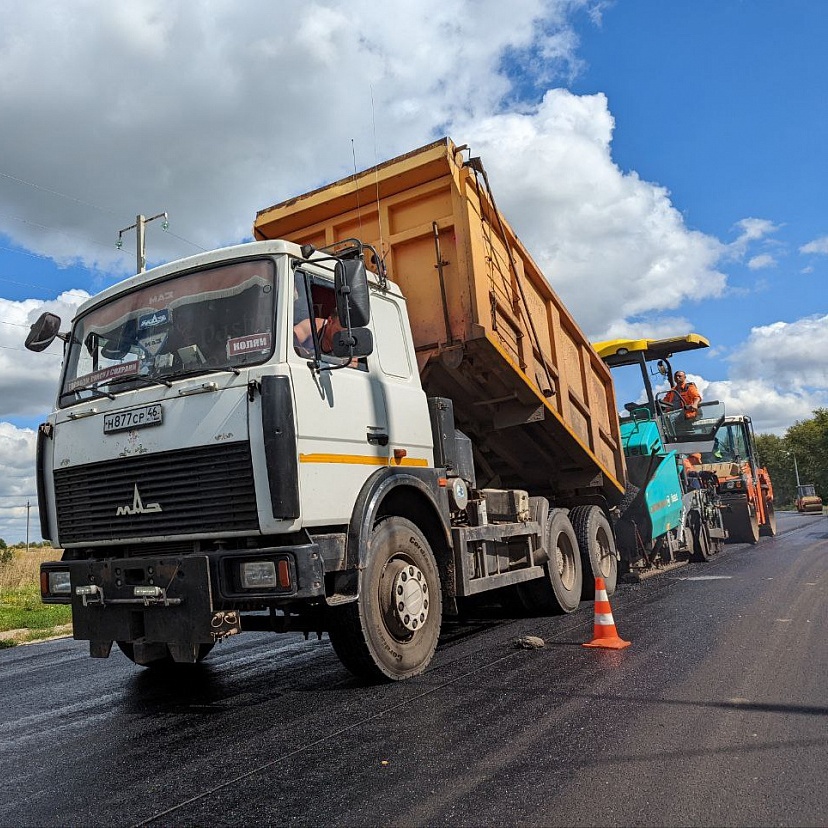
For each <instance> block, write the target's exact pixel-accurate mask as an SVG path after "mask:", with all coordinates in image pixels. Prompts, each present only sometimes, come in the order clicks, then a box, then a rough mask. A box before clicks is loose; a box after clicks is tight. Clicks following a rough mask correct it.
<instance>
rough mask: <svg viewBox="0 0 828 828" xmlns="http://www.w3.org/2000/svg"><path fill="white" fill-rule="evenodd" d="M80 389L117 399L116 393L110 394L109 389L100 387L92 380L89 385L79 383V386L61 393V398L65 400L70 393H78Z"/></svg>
mask: <svg viewBox="0 0 828 828" xmlns="http://www.w3.org/2000/svg"><path fill="white" fill-rule="evenodd" d="M78 391H93V392H94V393H96V394H98V395H99V396H101V397H109V399H110V400H114V399H115V395H114V394H110V393H109V391H103V390H102V389H100V388H98V387H97V386H96V385H95V383H93V382H90V383H89V384H88V385H79V386H78V387H77V388H72V389H71V390H70V391H64V392H63V393H62V394H61V395H60V398H61V400H63V398H64V397H68V396H69V395H70V394H77V393H78Z"/></svg>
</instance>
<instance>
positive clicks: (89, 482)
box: [54, 442, 259, 544]
mask: <svg viewBox="0 0 828 828" xmlns="http://www.w3.org/2000/svg"><path fill="white" fill-rule="evenodd" d="M54 478H55V498H56V501H57V520H58V529H59V537H60V542H61V543H64V544H66V543H77V542H79V541H96V540H112V539H114V538H137V537H157V536H159V535H183V534H192V533H205V532H208V533H215V532H235V531H242V530H258V528H259V521H258V514H257V509H256V491H255V487H254V484H253V465H252V462H251V459H250V446H249V444H248V443H246V442H244V443H242V442H239V443H226V444H224V445H222V446H203V447H200V448H195V449H185V450H183V451H168V452H161V453H158V454H142V455H138V456H135V457H127V458H119V459H117V460H107V461H105V462H103V463H91V464H89V465H85V466H74V467H72V468H67V469H56V470H55V473H54Z"/></svg>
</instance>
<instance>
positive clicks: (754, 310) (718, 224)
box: [0, 0, 828, 539]
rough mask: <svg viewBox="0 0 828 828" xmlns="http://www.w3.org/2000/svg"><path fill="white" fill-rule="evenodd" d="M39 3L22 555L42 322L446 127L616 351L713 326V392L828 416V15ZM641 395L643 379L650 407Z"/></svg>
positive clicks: (19, 170) (44, 389)
mask: <svg viewBox="0 0 828 828" xmlns="http://www.w3.org/2000/svg"><path fill="white" fill-rule="evenodd" d="M386 8H387V7H386V5H384V4H381V3H379V2H377V0H353V2H349V3H347V4H346V3H344V0H323V1H321V2H317V3H315V4H307V3H300V2H297V0H285V2H282V3H279V4H271V3H265V2H259V1H258V0H251V2H249V3H247V4H241V5H240V4H236V3H233V2H231V0H205V2H203V3H201V4H199V6H198V14H196V13H195V12H194V9H195V6H193V5H192V4H189V3H185V2H175V0H167V2H161V0H135V2H133V3H131V4H129V5H128V6H121V5H120V4H107V3H105V2H104V1H103V0H84V1H83V2H82V3H78V4H65V3H61V2H58V0H32V2H29V3H27V4H25V5H24V6H19V7H15V8H12V7H11V6H9V5H6V6H3V7H2V8H0V106H2V111H3V112H4V129H3V131H2V133H0V149H1V150H2V152H0V470H2V472H3V474H2V475H0V537H5V538H6V539H9V538H10V537H13V536H14V537H15V538H19V537H20V536H21V533H24V532H25V522H24V521H25V519H24V517H23V515H24V511H21V503H23V504H24V505H25V501H26V500H30V495H31V494H32V493H33V492H34V481H33V477H32V466H33V450H34V433H33V430H32V429H33V428H34V427H35V425H36V424H37V423H38V422H39V421H41V420H42V419H43V416H44V415H45V413H46V412H47V411H48V409H49V407H50V406H51V404H52V401H53V398H54V388H55V383H56V374H57V370H58V367H59V363H60V358H59V352H55V353H51V354H50V353H49V352H46V353H45V354H42V355H38V356H35V355H30V354H27V353H26V352H25V351H23V350H22V339H23V337H24V336H25V333H26V330H27V328H28V324H30V323H31V321H32V320H33V319H34V318H35V317H36V316H37V315H38V314H39V312H40V311H41V310H42V309H43V307H44V306H48V307H50V308H51V309H53V310H56V311H57V312H59V313H60V314H61V315H63V316H64V318H68V317H69V316H71V313H72V308H73V306H74V305H76V304H77V302H78V301H79V299H80V298H81V297H82V296H83V295H85V294H87V293H94V292H96V291H98V290H100V289H101V288H103V287H105V286H107V285H109V284H111V283H113V282H115V281H117V280H119V279H121V278H124V277H126V276H127V275H130V273H131V272H133V270H134V259H135V254H134V235H133V234H132V233H131V232H130V233H127V234H125V236H124V248H123V250H121V251H118V250H116V248H115V241H116V240H117V237H118V231H119V230H120V229H122V228H124V227H126V226H128V225H130V224H132V223H133V222H134V221H135V216H136V214H137V213H139V212H141V213H144V214H146V215H153V214H155V213H157V212H160V211H162V210H166V211H168V213H169V216H170V228H169V231H168V232H164V231H163V230H162V229H161V226H160V222H154V223H152V224H151V225H149V227H148V233H147V251H148V257H149V259H150V261H151V263H152V262H155V263H160V262H163V261H169V260H171V259H175V258H179V257H182V256H186V255H189V254H191V253H194V252H197V251H198V250H200V249H209V248H212V247H217V246H221V245H224V244H230V243H235V242H238V241H242V240H244V239H245V238H248V237H249V233H250V227H251V224H252V220H253V216H254V214H255V212H256V210H258V209H260V208H262V207H264V206H267V205H270V204H273V203H276V202H278V201H280V200H282V199H284V198H288V197H290V196H293V195H296V194H298V193H301V192H304V191H306V190H309V189H312V188H314V187H317V186H319V185H321V184H324V183H326V182H328V181H332V180H335V179H338V178H340V177H342V176H343V175H347V174H349V173H350V172H352V170H353V163H354V160H353V155H352V153H354V154H355V155H356V160H357V165H358V166H359V167H360V168H363V167H367V166H370V165H371V164H373V163H375V162H376V161H382V160H385V159H386V158H389V157H392V156H394V155H396V154H399V153H401V152H406V151H408V150H410V149H413V148H414V147H417V146H420V145H422V144H425V143H428V142H429V141H431V140H433V139H435V138H437V137H439V136H441V135H444V134H448V135H450V136H451V137H452V138H453V139H454V140H455V141H456V142H457V143H459V144H462V143H468V144H469V145H470V146H471V147H472V150H473V152H474V154H479V155H481V157H482V158H483V161H484V163H485V165H486V167H487V170H488V171H489V175H490V179H491V181H492V185H493V187H494V189H495V194H496V196H497V200H498V204H499V206H500V207H501V209H502V210H503V212H504V213H505V214H506V216H507V218H508V219H509V221H510V222H511V223H512V225H513V226H514V227H515V228H516V230H517V232H518V234H519V235H520V236H521V238H522V239H523V241H524V242H525V243H526V246H527V247H528V248H529V250H530V251H532V253H533V255H534V256H535V258H536V259H537V260H538V262H539V264H540V265H541V268H542V269H543V270H544V272H545V273H546V275H547V277H548V278H549V280H550V283H551V284H552V286H553V287H554V289H555V290H556V291H558V293H559V294H560V295H561V296H562V298H563V299H564V301H565V302H566V303H567V305H568V306H569V308H570V309H571V310H572V312H573V314H574V315H575V318H576V319H577V320H578V322H579V323H580V324H581V325H582V327H583V328H584V329H585V331H586V332H587V333H588V334H589V335H590V336H591V337H592V338H595V339H600V338H605V337H610V336H622V335H627V334H630V335H632V334H635V335H643V336H646V335H655V336H660V335H672V334H678V333H683V332H686V331H690V330H692V331H697V332H699V333H701V334H703V335H705V336H707V337H708V338H709V339H710V341H711V344H712V346H713V347H712V348H711V349H709V351H707V352H699V353H696V354H692V355H688V356H687V357H686V358H685V359H682V360H681V365H682V367H683V368H685V369H686V370H687V372H688V373H689V374H690V375H691V378H695V379H696V380H697V382H698V383H699V385H700V387H701V388H702V391H703V393H704V394H705V396H706V397H707V398H708V399H710V398H712V397H717V398H720V399H723V400H725V401H726V402H727V404H728V406H729V407H730V409H731V410H733V411H736V410H741V411H747V412H748V413H751V414H752V415H753V417H754V421H755V422H756V425H757V427H758V429H759V430H760V431H762V430H765V431H774V432H776V433H781V432H783V431H784V429H785V428H786V427H787V426H789V425H791V424H792V423H793V422H795V421H796V420H797V419H802V418H804V417H807V416H809V415H810V412H811V411H812V410H813V409H814V408H815V407H817V406H823V405H828V367H826V365H828V363H826V361H825V359H824V354H825V353H826V349H828V307H826V305H827V304H828V303H827V302H826V296H828V291H826V286H825V281H826V268H827V267H828V210H826V206H825V198H824V196H823V192H822V191H823V188H824V183H825V181H826V180H828V176H827V175H826V172H828V170H826V163H828V162H826V153H825V149H824V148H825V146H826V145H828V124H826V107H825V103H824V100H825V89H824V86H825V79H826V77H828V71H826V70H828V66H826V63H828V58H826V50H825V47H824V44H825V41H826V35H828V4H826V3H819V2H803V0H792V1H791V2H786V3H781V2H768V1H767V0H755V1H754V2H747V0H745V1H744V2H743V1H742V0H717V1H716V2H713V0H694V2H664V0H617V1H616V2H604V0H514V2H512V3H510V4H503V3H502V2H501V3H498V2H493V0H475V2H472V0H419V2H414V0H407V2H398V3H396V4H395V13H394V14H393V15H389V14H388V13H387V11H386ZM637 390H638V389H634V388H631V387H630V388H627V387H624V388H622V389H621V391H620V393H619V396H620V397H621V398H622V401H623V399H627V398H630V397H631V396H634V395H635V394H636V393H637Z"/></svg>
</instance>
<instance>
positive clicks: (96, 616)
mask: <svg viewBox="0 0 828 828" xmlns="http://www.w3.org/2000/svg"><path fill="white" fill-rule="evenodd" d="M259 560H273V561H275V562H276V563H277V565H278V564H281V566H279V571H280V583H279V585H278V586H276V587H274V588H267V589H266V588H258V589H255V590H253V589H244V588H243V587H242V585H241V580H240V578H239V576H238V573H239V565H240V564H241V563H242V562H247V561H259ZM41 569H42V572H43V573H45V574H46V581H45V582H46V583H48V573H49V572H50V571H61V570H62V571H68V572H69V579H70V586H71V590H70V595H66V596H57V595H55V596H52V595H48V594H44V596H43V600H44V602H46V603H69V602H71V604H72V623H73V629H74V637H75V638H76V639H77V640H81V641H132V642H135V641H144V642H161V643H167V644H206V643H211V642H215V641H218V640H220V639H222V638H225V637H226V636H229V635H235V634H237V633H239V632H241V617H240V614H239V610H240V609H241V608H242V607H243V608H244V609H246V610H250V609H254V610H255V609H266V608H270V607H280V606H296V605H297V604H302V603H318V602H324V597H325V579H324V566H323V562H322V557H321V555H320V553H319V550H318V549H317V548H316V545H315V544H312V543H311V544H307V545H303V546H297V547H276V548H272V549H255V550H250V551H238V550H234V551H232V552H211V553H207V554H200V555H185V556H174V555H170V556H158V557H150V558H143V557H133V558H110V559H107V560H82V561H61V562H50V563H46V564H43V565H42V567H41Z"/></svg>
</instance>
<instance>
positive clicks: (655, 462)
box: [595, 333, 727, 580]
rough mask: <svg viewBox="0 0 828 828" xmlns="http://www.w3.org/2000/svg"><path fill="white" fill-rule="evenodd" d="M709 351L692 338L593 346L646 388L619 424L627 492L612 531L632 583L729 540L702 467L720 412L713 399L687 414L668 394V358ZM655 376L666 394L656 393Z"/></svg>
mask: <svg viewBox="0 0 828 828" xmlns="http://www.w3.org/2000/svg"><path fill="white" fill-rule="evenodd" d="M709 344H710V343H709V342H708V340H707V339H706V338H705V337H703V336H700V335H699V334H695V333H691V334H687V335H685V336H679V337H671V338H668V339H641V338H639V339H615V340H608V341H605V342H597V343H595V350H596V351H597V352H598V354H599V355H600V356H601V358H602V359H603V360H604V361H605V362H606V363H607V365H609V366H610V367H611V368H612V369H613V370H614V371H619V370H621V369H626V368H632V369H633V370H634V373H635V375H636V376H638V377H639V379H638V380H637V382H640V383H641V386H643V389H644V394H643V398H640V399H637V400H634V401H631V402H627V403H625V405H624V412H625V413H624V415H623V416H622V417H621V420H620V428H621V441H622V445H623V448H624V454H625V457H626V462H627V473H628V474H627V487H628V489H627V494H626V497H625V499H624V501H623V503H622V505H621V507H620V508H619V514H618V518H617V521H616V526H615V530H616V540H617V546H618V550H619V553H620V556H621V562H622V572H623V575H625V576H627V577H629V578H630V579H633V580H634V579H636V578H640V577H641V576H642V575H645V574H648V573H649V572H651V571H653V570H654V569H656V570H657V569H663V568H665V567H667V566H670V565H677V564H680V563H683V562H685V561H687V560H694V561H706V560H708V559H709V558H710V556H711V555H714V554H715V553H717V552H719V551H720V550H721V548H722V544H723V543H724V541H725V539H726V537H727V530H726V527H725V522H724V520H723V508H724V507H723V505H722V496H721V494H720V491H719V480H718V478H717V477H716V475H715V474H714V473H713V472H712V471H711V470H710V469H708V468H707V467H705V466H703V465H702V464H701V455H702V453H703V452H705V451H710V450H712V449H713V448H714V442H715V435H716V434H717V433H718V432H719V429H720V428H721V427H722V424H723V423H724V421H725V410H724V405H723V404H722V403H720V402H719V401H718V400H711V401H707V402H702V403H701V404H700V405H699V406H698V410H690V409H688V408H687V406H686V405H685V404H684V402H683V400H682V399H681V397H680V396H679V395H677V394H671V392H670V390H669V389H670V388H672V387H673V385H674V382H675V381H674V376H673V367H672V364H671V362H670V360H671V358H672V357H673V355H674V354H679V353H685V352H687V351H695V350H698V349H700V348H707V347H709ZM653 377H656V378H657V381H658V383H659V384H666V386H667V387H666V388H665V389H663V390H661V391H657V390H656V385H655V384H654V383H653V379H652V378H653ZM641 386H638V385H636V386H633V387H641ZM694 461H695V462H694Z"/></svg>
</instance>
